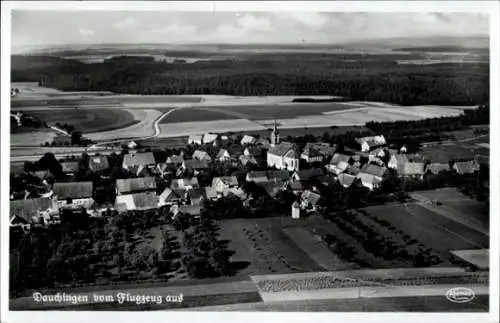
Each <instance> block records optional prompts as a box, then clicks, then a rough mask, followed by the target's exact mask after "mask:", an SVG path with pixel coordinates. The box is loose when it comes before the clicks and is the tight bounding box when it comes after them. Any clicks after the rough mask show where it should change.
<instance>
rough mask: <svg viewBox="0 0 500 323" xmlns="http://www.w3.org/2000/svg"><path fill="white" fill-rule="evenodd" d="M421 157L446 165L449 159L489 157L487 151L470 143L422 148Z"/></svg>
mask: <svg viewBox="0 0 500 323" xmlns="http://www.w3.org/2000/svg"><path fill="white" fill-rule="evenodd" d="M419 153H420V154H421V155H423V156H426V157H427V158H428V159H429V160H430V161H431V162H434V163H446V162H448V161H450V160H451V159H473V158H474V156H475V155H477V154H480V155H489V149H488V148H484V147H478V146H476V145H475V144H471V143H449V144H445V143H443V144H438V145H432V146H428V147H422V148H421V150H420V152H419Z"/></svg>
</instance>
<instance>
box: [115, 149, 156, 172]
mask: <svg viewBox="0 0 500 323" xmlns="http://www.w3.org/2000/svg"><path fill="white" fill-rule="evenodd" d="M154 165H156V162H155V157H154V155H153V153H151V152H147V153H131V154H126V155H125V156H123V164H122V167H123V168H124V169H132V168H134V167H141V166H142V167H148V166H154Z"/></svg>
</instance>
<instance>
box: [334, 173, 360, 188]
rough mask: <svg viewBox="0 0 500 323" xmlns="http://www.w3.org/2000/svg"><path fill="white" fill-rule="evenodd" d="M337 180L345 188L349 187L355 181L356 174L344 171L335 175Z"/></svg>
mask: <svg viewBox="0 0 500 323" xmlns="http://www.w3.org/2000/svg"><path fill="white" fill-rule="evenodd" d="M337 180H338V181H339V184H340V185H342V186H343V187H345V188H347V187H350V186H351V185H352V184H353V183H354V182H355V181H356V176H354V175H350V174H346V173H341V174H339V175H338V176H337Z"/></svg>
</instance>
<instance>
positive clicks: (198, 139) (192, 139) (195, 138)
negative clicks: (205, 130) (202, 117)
mask: <svg viewBox="0 0 500 323" xmlns="http://www.w3.org/2000/svg"><path fill="white" fill-rule="evenodd" d="M201 144H203V135H191V136H189V138H188V145H201Z"/></svg>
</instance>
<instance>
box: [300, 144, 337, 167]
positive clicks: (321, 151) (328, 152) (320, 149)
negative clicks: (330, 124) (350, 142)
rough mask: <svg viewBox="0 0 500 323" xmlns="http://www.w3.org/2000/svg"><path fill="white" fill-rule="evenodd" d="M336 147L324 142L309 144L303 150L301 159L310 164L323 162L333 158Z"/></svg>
mask: <svg viewBox="0 0 500 323" xmlns="http://www.w3.org/2000/svg"><path fill="white" fill-rule="evenodd" d="M335 150H336V147H335V146H330V145H329V144H328V143H324V142H308V143H306V145H305V146H304V149H303V150H302V154H301V155H300V158H302V159H304V160H305V161H306V162H308V163H313V162H321V161H323V160H324V159H325V158H329V157H331V156H333V154H334V153H335Z"/></svg>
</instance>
